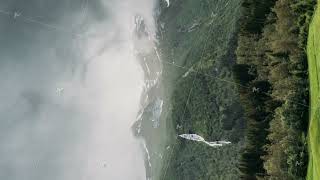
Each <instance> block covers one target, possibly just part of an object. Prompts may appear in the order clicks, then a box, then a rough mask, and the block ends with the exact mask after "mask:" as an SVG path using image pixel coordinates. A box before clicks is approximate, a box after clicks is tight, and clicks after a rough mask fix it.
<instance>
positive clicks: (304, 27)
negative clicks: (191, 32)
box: [233, 0, 316, 180]
mask: <svg viewBox="0 0 320 180" xmlns="http://www.w3.org/2000/svg"><path fill="white" fill-rule="evenodd" d="M315 4H316V1H315V0H305V1H299V0H274V1H270V0H244V1H243V3H242V8H243V11H242V12H243V15H242V18H241V19H240V30H239V34H238V47H237V50H236V57H237V64H236V65H234V66H233V76H234V80H235V81H236V82H237V83H238V91H239V94H240V102H241V104H242V106H243V108H244V116H245V120H246V130H245V139H246V141H245V142H246V143H245V146H244V148H243V149H242V151H241V157H240V161H239V165H238V168H239V170H240V172H241V178H242V179H250V180H251V179H253V180H254V179H289V180H290V179H292V180H293V179H294V180H296V179H305V177H306V173H307V166H308V146H307V138H306V136H307V130H308V118H309V117H308V110H309V109H308V108H309V106H308V105H309V82H308V64H307V55H306V44H307V35H308V27H309V24H310V21H311V18H312V14H313V11H314V7H315Z"/></svg>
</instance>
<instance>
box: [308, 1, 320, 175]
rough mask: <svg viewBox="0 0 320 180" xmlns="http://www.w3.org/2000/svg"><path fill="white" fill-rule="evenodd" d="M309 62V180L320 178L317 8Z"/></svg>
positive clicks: (319, 15)
mask: <svg viewBox="0 0 320 180" xmlns="http://www.w3.org/2000/svg"><path fill="white" fill-rule="evenodd" d="M318 2H319V1H318ZM307 50H308V63H309V78H310V95H311V97H310V98H311V104H310V105H311V107H310V124H309V133H308V137H309V166H308V175H307V179H308V180H316V179H320V149H319V148H320V89H319V88H320V72H319V70H320V10H319V8H317V10H316V11H315V14H314V17H313V20H312V22H311V25H310V29H309V37H308V47H307Z"/></svg>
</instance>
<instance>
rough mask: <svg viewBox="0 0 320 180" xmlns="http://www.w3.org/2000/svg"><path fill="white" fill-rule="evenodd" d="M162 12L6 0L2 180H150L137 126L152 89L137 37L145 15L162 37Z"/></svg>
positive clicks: (142, 1) (0, 66)
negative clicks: (158, 15) (144, 96)
mask: <svg viewBox="0 0 320 180" xmlns="http://www.w3.org/2000/svg"><path fill="white" fill-rule="evenodd" d="M153 8H154V2H153V1H151V0H123V1H118V0H107V1H103V0H90V1H89V0H88V1H87V0H69V1H63V0H57V1H49V0H46V1H43V0H42V1H40V0H31V1H27V2H26V1H18V0H16V1H12V0H2V1H1V2H0V11H1V12H2V13H1V14H0V33H1V36H0V39H1V44H0V57H1V58H0V99H1V102H0V143H1V144H0V179H6V180H20V179H26V180H29V179H30V180H43V179H45V180H71V179H79V180H80V179H84V180H86V179H94V180H99V179H117V180H122V179H123V180H129V179H130V180H142V179H146V172H145V165H144V159H145V155H144V153H143V150H142V147H141V143H140V142H139V140H137V139H135V138H134V137H133V135H132V132H131V130H130V128H131V126H132V124H133V123H134V122H135V120H136V115H137V113H138V111H139V108H140V107H139V101H140V97H141V93H142V91H143V86H144V81H143V79H144V77H143V76H144V73H143V70H142V68H141V67H140V65H139V63H138V60H137V59H136V57H135V54H134V42H133V41H134V40H133V39H134V37H133V36H134V33H133V31H134V28H135V24H134V17H135V15H137V14H138V15H141V16H142V17H144V19H145V21H146V23H147V24H148V27H149V31H150V32H151V33H152V34H153V33H154V32H155V26H154V22H153ZM139 43H143V41H142V42H139ZM148 43H150V42H148ZM140 47H146V48H148V46H143V44H140Z"/></svg>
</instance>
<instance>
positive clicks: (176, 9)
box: [158, 0, 244, 180]
mask: <svg viewBox="0 0 320 180" xmlns="http://www.w3.org/2000/svg"><path fill="white" fill-rule="evenodd" d="M161 9H162V12H161V14H160V16H159V18H158V24H159V29H160V30H161V32H160V37H159V39H160V45H159V49H160V51H161V54H162V60H163V61H164V63H163V66H164V67H163V84H164V87H166V89H167V93H166V94H170V96H168V97H167V99H166V100H165V102H168V101H169V102H170V109H171V110H170V112H171V113H170V116H168V119H167V121H168V122H170V125H171V127H169V128H170V129H172V134H171V139H172V144H171V145H170V149H168V151H167V153H166V156H165V158H166V159H167V161H166V163H165V164H164V167H163V172H162V177H161V179H164V180H176V179H181V180H201V179H206V180H207V179H214V180H218V179H223V180H234V179H239V173H238V170H237V163H238V154H239V151H240V149H241V147H242V144H243V127H244V121H243V118H242V109H241V106H240V105H239V98H238V94H237V91H236V86H235V85H234V84H232V83H229V82H230V81H232V74H231V69H232V65H233V64H234V62H235V56H234V50H235V48H236V39H235V37H236V36H235V35H236V31H237V29H236V27H237V22H238V18H239V15H240V2H239V1H238V0H229V1H228V0H196V1H195V0H172V1H170V7H168V8H167V7H166V4H162V8H161ZM182 133H197V134H199V135H201V136H203V137H204V138H205V139H206V140H208V141H215V140H218V139H219V140H220V139H224V140H230V141H232V145H229V146H225V147H222V148H212V147H208V146H207V145H205V144H202V143H195V142H190V141H184V140H182V139H180V138H177V135H178V134H182Z"/></svg>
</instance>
